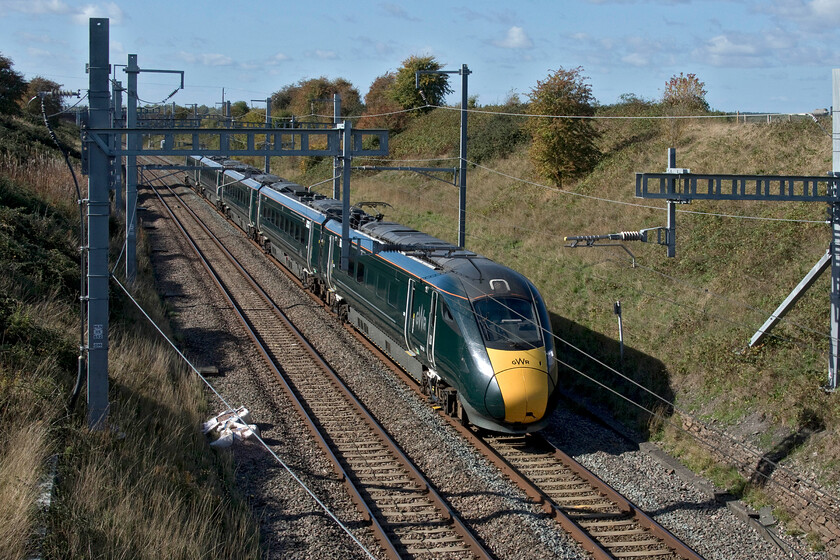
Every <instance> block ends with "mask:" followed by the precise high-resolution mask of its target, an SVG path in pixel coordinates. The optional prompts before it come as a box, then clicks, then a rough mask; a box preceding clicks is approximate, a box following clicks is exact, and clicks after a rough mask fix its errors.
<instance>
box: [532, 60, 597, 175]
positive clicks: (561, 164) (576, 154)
mask: <svg viewBox="0 0 840 560" xmlns="http://www.w3.org/2000/svg"><path fill="white" fill-rule="evenodd" d="M582 72H583V68H581V67H577V68H574V69H572V70H564V69H563V68H560V69H559V70H557V71H556V72H554V73H553V74H551V75H549V77H548V78H547V79H545V80H544V81H538V82H537V85H536V87H534V88H533V89H532V90H531V92H530V93H529V94H528V98H529V99H530V104H529V106H528V113H529V114H531V115H555V116H561V115H562V116H574V117H591V116H593V115H595V106H594V104H595V98H594V97H593V96H592V87H591V86H590V85H589V84H588V83H587V82H586V80H587V79H588V78H586V77H585V76H583V74H582ZM527 126H528V131H529V132H530V133H531V136H532V137H533V142H532V144H531V150H530V156H531V161H532V163H533V164H534V167H535V168H536V169H537V172H538V173H539V174H540V175H541V176H542V177H544V178H546V179H548V180H549V181H553V182H554V184H556V185H557V186H560V185H561V184H562V180H563V179H564V178H567V177H577V176H580V175H583V174H585V173H588V172H589V171H591V170H592V169H593V168H594V167H595V165H596V164H597V163H598V159H599V158H600V156H601V152H600V151H599V150H598V147H597V145H596V142H597V140H598V138H599V137H600V134H599V132H598V131H597V130H596V129H595V127H594V125H593V124H592V121H591V120H590V119H587V118H546V117H536V116H535V117H532V118H531V119H529V121H528V125H527Z"/></svg>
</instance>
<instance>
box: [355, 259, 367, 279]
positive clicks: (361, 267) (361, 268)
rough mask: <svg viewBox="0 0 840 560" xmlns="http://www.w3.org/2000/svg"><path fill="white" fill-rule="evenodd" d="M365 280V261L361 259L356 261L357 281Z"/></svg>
mask: <svg viewBox="0 0 840 560" xmlns="http://www.w3.org/2000/svg"><path fill="white" fill-rule="evenodd" d="M364 280H365V263H363V262H362V261H359V262H357V263H356V282H364Z"/></svg>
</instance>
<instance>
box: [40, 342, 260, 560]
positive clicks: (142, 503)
mask: <svg viewBox="0 0 840 560" xmlns="http://www.w3.org/2000/svg"><path fill="white" fill-rule="evenodd" d="M136 334H137V333H131V334H129V333H123V334H121V335H117V336H115V337H114V341H113V345H112V350H111V355H112V356H113V359H112V360H111V363H110V372H111V375H112V386H113V397H112V410H111V414H110V420H109V421H110V425H111V428H110V429H109V430H106V431H104V432H101V433H89V432H87V431H86V430H84V429H79V430H78V431H77V436H78V437H77V438H72V439H70V440H68V444H67V446H66V447H65V450H64V456H63V459H62V463H63V464H64V465H66V466H65V467H63V469H62V475H63V478H64V480H63V481H62V497H61V500H60V502H59V509H60V515H58V516H56V518H55V519H54V525H53V526H52V527H51V532H52V536H51V537H50V539H49V545H50V547H51V548H49V550H50V552H51V553H52V554H55V555H56V556H67V557H82V556H85V555H86V554H88V551H89V550H90V549H91V548H92V549H93V550H95V551H96V553H97V556H101V557H105V558H206V557H217V558H234V557H237V558H239V557H255V556H257V555H258V552H259V547H258V542H259V538H258V534H257V533H256V531H255V528H254V526H253V524H252V522H251V520H250V518H249V515H248V512H247V509H246V508H245V506H244V505H243V504H241V503H234V502H231V500H230V498H228V497H226V495H225V492H224V491H223V488H224V486H225V485H226V484H229V483H231V479H232V466H231V464H230V463H229V461H228V460H224V461H222V464H221V465H220V464H218V463H217V461H216V460H215V458H214V457H213V455H212V454H210V453H209V450H208V449H207V446H206V442H205V441H204V438H203V436H202V435H201V434H200V433H199V432H198V431H197V429H196V428H197V426H198V424H199V422H200V421H201V420H202V419H203V418H204V415H205V414H206V413H207V406H206V403H205V402H204V398H203V394H202V391H201V388H200V387H199V386H198V385H197V384H196V382H195V379H194V378H192V377H190V376H189V375H187V374H186V372H184V371H183V370H182V369H179V367H178V364H176V363H175V362H174V358H173V354H172V352H171V351H170V350H169V349H167V348H165V347H163V346H162V345H161V344H160V343H159V342H156V341H150V340H148V339H144V338H143V337H138V336H136ZM52 547H54V548H52Z"/></svg>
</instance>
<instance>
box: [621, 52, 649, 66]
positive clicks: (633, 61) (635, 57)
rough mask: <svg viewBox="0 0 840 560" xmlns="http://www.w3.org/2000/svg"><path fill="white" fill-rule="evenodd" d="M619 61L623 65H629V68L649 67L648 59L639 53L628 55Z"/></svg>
mask: <svg viewBox="0 0 840 560" xmlns="http://www.w3.org/2000/svg"><path fill="white" fill-rule="evenodd" d="M621 61H622V62H623V63H625V64H629V65H630V66H638V67H642V66H649V65H650V60H649V59H648V57H646V56H643V55H642V54H640V53H630V54H628V55H625V56H623V57H621Z"/></svg>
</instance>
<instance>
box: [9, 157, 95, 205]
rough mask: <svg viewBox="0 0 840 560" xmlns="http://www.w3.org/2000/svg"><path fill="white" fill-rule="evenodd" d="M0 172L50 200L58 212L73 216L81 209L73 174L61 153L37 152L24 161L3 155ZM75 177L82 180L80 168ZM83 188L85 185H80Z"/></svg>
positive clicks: (47, 200)
mask: <svg viewBox="0 0 840 560" xmlns="http://www.w3.org/2000/svg"><path fill="white" fill-rule="evenodd" d="M0 173H2V174H4V175H6V176H7V177H9V179H11V180H12V181H13V182H14V183H17V184H19V185H21V186H24V187H25V188H26V189H27V190H28V191H29V192H31V193H33V194H35V195H37V196H39V197H40V198H42V199H44V200H45V201H46V202H48V203H49V204H50V205H51V206H52V207H53V208H54V210H55V211H58V212H60V213H64V214H66V215H68V216H73V215H74V214H75V213H76V212H78V210H76V208H77V204H76V201H77V199H78V197H77V195H76V189H75V186H74V185H73V176H72V175H71V174H70V170H69V169H68V168H67V164H66V163H65V162H64V159H63V158H62V157H61V156H60V155H47V154H43V153H39V154H36V155H34V156H32V157H31V158H28V159H26V160H24V161H21V160H19V159H17V158H15V157H12V156H10V155H8V154H0ZM76 176H77V178H78V179H79V180H80V181H81V180H83V179H84V178H83V177H82V176H81V173H80V170H78V169H76ZM80 188H82V189H84V185H80Z"/></svg>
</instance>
